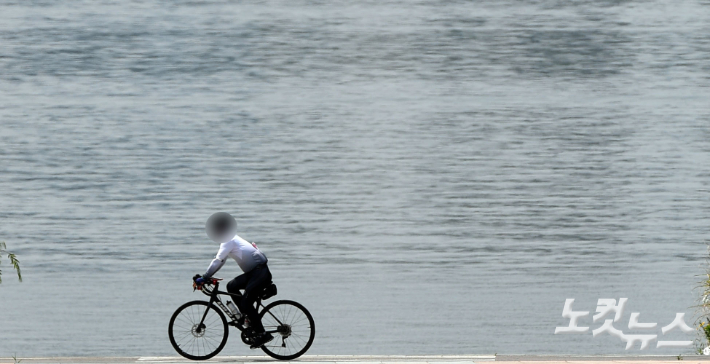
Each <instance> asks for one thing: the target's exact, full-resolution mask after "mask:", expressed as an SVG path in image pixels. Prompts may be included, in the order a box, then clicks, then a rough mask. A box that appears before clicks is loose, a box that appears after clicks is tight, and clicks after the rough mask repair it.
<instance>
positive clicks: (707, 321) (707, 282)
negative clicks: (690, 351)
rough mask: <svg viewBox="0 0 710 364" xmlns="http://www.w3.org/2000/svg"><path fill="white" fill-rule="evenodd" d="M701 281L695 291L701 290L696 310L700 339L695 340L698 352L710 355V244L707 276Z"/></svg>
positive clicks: (706, 261)
mask: <svg viewBox="0 0 710 364" xmlns="http://www.w3.org/2000/svg"><path fill="white" fill-rule="evenodd" d="M700 277H702V278H701V280H700V281H699V282H698V285H697V286H696V287H695V289H699V290H700V297H699V301H700V302H699V303H698V304H697V305H695V306H693V307H695V308H696V312H695V313H696V315H697V317H698V318H697V319H696V320H695V325H697V327H698V338H697V339H696V340H695V343H696V350H697V352H698V353H699V354H705V355H708V354H710V244H708V253H707V254H706V255H705V274H703V275H700Z"/></svg>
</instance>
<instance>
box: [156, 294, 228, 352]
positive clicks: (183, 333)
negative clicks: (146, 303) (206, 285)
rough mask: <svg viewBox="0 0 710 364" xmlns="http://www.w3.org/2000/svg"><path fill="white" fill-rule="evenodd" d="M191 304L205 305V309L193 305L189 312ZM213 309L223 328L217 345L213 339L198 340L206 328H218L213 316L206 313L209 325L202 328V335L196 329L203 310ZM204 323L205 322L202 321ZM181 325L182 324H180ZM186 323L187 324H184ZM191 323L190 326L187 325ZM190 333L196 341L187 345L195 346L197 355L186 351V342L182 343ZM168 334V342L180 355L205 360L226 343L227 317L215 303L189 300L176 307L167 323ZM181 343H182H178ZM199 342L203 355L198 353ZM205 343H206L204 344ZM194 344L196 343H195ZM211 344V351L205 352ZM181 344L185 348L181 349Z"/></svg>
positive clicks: (203, 334)
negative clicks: (176, 332)
mask: <svg viewBox="0 0 710 364" xmlns="http://www.w3.org/2000/svg"><path fill="white" fill-rule="evenodd" d="M192 306H206V308H205V309H203V310H202V311H200V310H199V308H197V307H194V308H192V309H190V311H191V312H188V311H187V309H188V308H190V307H192ZM195 308H197V311H196V312H195ZM210 309H211V310H214V311H215V312H216V313H217V315H218V316H219V318H220V319H221V321H222V325H221V328H222V330H223V334H222V335H221V336H222V338H221V341H220V342H219V344H218V345H215V342H214V341H208V340H207V339H205V340H202V341H201V342H200V340H198V339H199V338H203V337H204V336H205V332H206V331H207V330H208V329H211V328H212V327H215V328H219V327H220V325H219V322H218V321H217V320H216V319H215V318H214V317H210V316H209V315H210V314H209V313H208V315H207V316H208V317H207V319H205V322H207V321H209V322H210V323H209V324H208V325H209V326H207V327H205V328H202V335H200V330H198V327H197V326H199V325H198V324H199V321H200V320H201V319H202V314H203V313H204V312H205V310H210ZM183 312H185V313H186V314H185V315H183V316H180V314H181V313H183ZM178 318H180V320H179V321H178V322H177V323H176V320H177V319H178ZM203 324H205V323H203ZM180 325H183V326H180ZM184 325H187V326H184ZM190 325H192V327H189V326H190ZM176 328H178V329H179V331H178V337H177V338H176V334H175V331H176ZM190 334H192V336H193V338H192V340H194V341H196V342H195V343H193V345H191V346H189V348H195V349H196V351H197V355H195V353H194V352H187V351H186V350H188V344H187V343H183V342H184V340H185V339H188V340H190V337H189V336H190ZM168 336H170V343H171V344H172V345H173V348H174V349H175V351H177V352H178V354H180V355H181V356H183V357H185V358H188V359H190V360H207V359H209V358H212V357H213V356H215V355H217V354H219V352H220V351H222V349H224V346H225V345H226V344H227V339H228V337H229V327H228V326H227V318H226V317H225V316H224V313H222V311H221V310H220V309H219V308H217V307H216V306H215V305H210V304H209V302H205V301H190V302H188V303H185V304H184V305H182V306H180V307H178V309H177V310H175V313H173V316H172V317H171V318H170V323H169V324H168ZM219 336H220V335H219V333H218V334H217V337H219ZM181 343H183V345H180V344H181ZM200 343H201V344H202V348H203V350H204V355H200ZM205 343H207V345H205ZM195 344H196V345H195ZM210 344H211V345H213V347H214V349H210V350H212V351H211V352H209V353H208V352H207V351H208V350H207V347H209V346H210ZM183 346H184V348H185V350H183Z"/></svg>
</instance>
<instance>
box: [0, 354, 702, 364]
mask: <svg viewBox="0 0 710 364" xmlns="http://www.w3.org/2000/svg"><path fill="white" fill-rule="evenodd" d="M681 358H682V360H683V362H682V363H683V364H691V363H701V362H702V364H710V356H700V355H689V356H682V357H681ZM18 359H21V360H22V362H21V364H172V363H176V364H185V363H198V362H193V361H191V360H187V359H184V358H182V357H177V356H170V357H116V358H112V357H76V358H18ZM492 361H505V362H507V363H506V364H565V363H568V362H573V361H574V362H580V361H583V362H584V363H582V364H594V363H595V362H600V363H603V364H643V363H644V362H647V363H649V364H679V359H678V357H676V356H674V355H673V356H669V355H639V356H580V355H576V356H575V355H419V356H418V355H387V356H382V355H304V356H302V357H300V358H298V359H296V360H293V361H292V362H293V363H298V364H486V363H484V362H492ZM208 362H217V363H236V364H265V363H267V362H268V363H279V361H277V360H274V359H272V358H270V357H268V356H217V357H216V358H213V359H210V360H208ZM0 364H15V361H14V360H13V359H12V358H0ZM488 364H490V363H488Z"/></svg>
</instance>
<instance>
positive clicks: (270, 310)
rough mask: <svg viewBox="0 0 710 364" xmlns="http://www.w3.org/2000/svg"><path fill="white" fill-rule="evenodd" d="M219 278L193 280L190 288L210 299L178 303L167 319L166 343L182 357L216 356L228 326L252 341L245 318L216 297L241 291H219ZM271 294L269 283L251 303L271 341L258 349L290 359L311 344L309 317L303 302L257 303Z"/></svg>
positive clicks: (312, 330) (273, 291) (312, 327)
mask: <svg viewBox="0 0 710 364" xmlns="http://www.w3.org/2000/svg"><path fill="white" fill-rule="evenodd" d="M221 280H222V279H220V278H211V279H210V280H209V281H208V282H205V283H204V284H202V285H198V284H196V283H193V288H194V289H197V290H200V291H201V292H202V293H204V294H205V295H207V296H209V297H210V300H209V301H199V300H198V301H190V302H188V303H186V304H184V305H182V306H180V307H179V308H178V309H177V310H176V311H175V313H174V314H173V316H172V317H171V318H170V324H169V325H168V335H169V336H170V343H171V344H172V345H173V348H175V350H176V351H177V352H178V354H180V355H182V356H183V357H185V358H188V359H191V360H207V359H209V358H212V357H213V356H215V355H217V354H218V353H219V352H220V351H221V350H222V349H223V348H224V346H225V345H226V344H227V338H228V336H229V326H233V327H236V328H237V329H239V331H241V338H242V342H244V343H245V344H247V345H251V344H252V340H253V337H254V335H255V334H256V333H255V332H254V330H252V329H251V328H250V327H249V319H248V318H247V317H246V315H243V314H242V313H241V312H239V310H238V309H237V308H236V306H235V305H234V304H233V303H232V302H230V301H227V304H226V305H225V304H224V303H222V300H221V299H220V297H219V296H220V295H227V296H228V297H229V296H233V297H232V299H233V300H239V299H241V295H242V293H235V294H231V293H229V292H223V291H220V290H219V281H221ZM275 295H276V285H274V284H273V283H270V284H269V285H268V286H267V287H266V288H265V289H264V290H263V291H262V292H261V293H260V295H259V298H258V299H257V301H256V303H255V307H256V308H257V311H258V312H259V317H260V318H261V322H262V323H263V325H264V329H265V330H266V332H268V333H270V334H272V335H273V336H274V339H273V340H271V341H270V342H268V343H266V344H265V345H263V346H261V350H263V351H264V352H265V353H266V354H268V355H269V356H271V357H273V358H275V359H280V360H292V359H295V358H298V357H299V356H301V355H303V353H305V352H306V351H307V350H308V348H310V347H311V344H313V338H314V337H315V334H316V329H315V324H314V322H313V316H311V314H310V312H308V310H307V309H306V308H305V307H303V305H301V304H300V303H298V302H294V301H288V300H281V301H274V302H272V303H270V304H268V305H267V306H264V305H262V304H261V301H262V300H266V299H269V298H271V297H273V296H275ZM237 302H239V301H237ZM227 318H229V320H230V321H228V319H227Z"/></svg>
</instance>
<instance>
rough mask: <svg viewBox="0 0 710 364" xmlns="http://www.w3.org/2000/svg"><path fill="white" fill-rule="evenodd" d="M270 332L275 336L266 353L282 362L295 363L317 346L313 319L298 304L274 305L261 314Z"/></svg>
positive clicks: (264, 349) (265, 346) (262, 321)
mask: <svg viewBox="0 0 710 364" xmlns="http://www.w3.org/2000/svg"><path fill="white" fill-rule="evenodd" d="M259 316H260V317H261V323H262V324H263V325H264V329H266V331H267V332H269V333H271V334H272V335H274V339H273V340H271V342H268V343H266V344H265V345H264V346H262V347H261V350H263V351H264V352H265V353H266V354H268V355H269V356H271V357H272V358H276V359H280V360H292V359H295V358H298V357H299V356H301V355H303V353H305V352H306V351H307V350H308V348H310V347H311V344H313V339H314V338H315V336H316V327H315V323H314V322H313V316H311V313H310V312H308V310H306V308H305V307H303V305H301V304H300V303H298V302H294V301H286V300H284V301H276V302H272V303H271V304H269V305H268V306H266V307H264V309H263V310H262V311H261V313H260V314H259Z"/></svg>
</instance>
